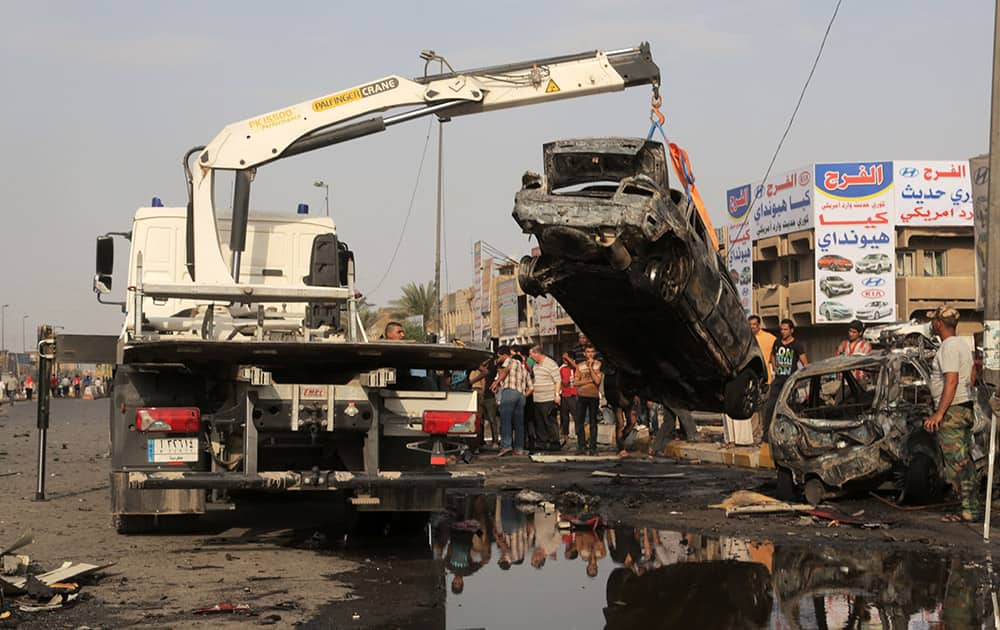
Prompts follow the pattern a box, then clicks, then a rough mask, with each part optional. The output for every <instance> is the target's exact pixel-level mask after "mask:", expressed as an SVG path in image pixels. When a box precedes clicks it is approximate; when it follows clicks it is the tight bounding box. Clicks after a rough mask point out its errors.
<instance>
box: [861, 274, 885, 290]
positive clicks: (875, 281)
mask: <svg viewBox="0 0 1000 630" xmlns="http://www.w3.org/2000/svg"><path fill="white" fill-rule="evenodd" d="M862 283H863V284H864V285H865V286H866V287H880V286H882V285H883V284H885V278H882V277H880V276H868V277H867V278H865V279H864V280H863V281H862Z"/></svg>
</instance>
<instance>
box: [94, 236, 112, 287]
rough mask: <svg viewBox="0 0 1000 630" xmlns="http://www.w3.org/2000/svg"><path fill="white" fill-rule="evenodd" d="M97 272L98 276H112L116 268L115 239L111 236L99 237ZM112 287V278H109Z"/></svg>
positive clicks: (109, 285) (109, 284)
mask: <svg viewBox="0 0 1000 630" xmlns="http://www.w3.org/2000/svg"><path fill="white" fill-rule="evenodd" d="M95 268H96V271H95V273H96V274H97V275H98V276H111V274H112V273H113V272H114V269H115V241H114V239H113V238H112V237H110V236H98V237H97V264H96V266H95ZM108 287H109V288H110V287H111V278H110V277H109V278H108Z"/></svg>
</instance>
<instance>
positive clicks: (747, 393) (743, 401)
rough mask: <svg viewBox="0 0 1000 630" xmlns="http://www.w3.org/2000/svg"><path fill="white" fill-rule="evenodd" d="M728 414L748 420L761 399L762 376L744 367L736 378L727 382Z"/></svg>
mask: <svg viewBox="0 0 1000 630" xmlns="http://www.w3.org/2000/svg"><path fill="white" fill-rule="evenodd" d="M724 397H725V400H724V405H725V410H726V415H728V416H729V417H731V418H734V419H736V420H746V419H747V418H749V417H750V416H752V415H753V412H754V411H755V410H756V409H757V405H758V402H759V401H760V378H759V377H758V376H757V373H756V372H754V371H753V370H752V369H750V368H743V371H741V372H740V373H739V374H737V375H736V378H734V379H733V380H731V381H729V382H728V383H726V389H725V392H724Z"/></svg>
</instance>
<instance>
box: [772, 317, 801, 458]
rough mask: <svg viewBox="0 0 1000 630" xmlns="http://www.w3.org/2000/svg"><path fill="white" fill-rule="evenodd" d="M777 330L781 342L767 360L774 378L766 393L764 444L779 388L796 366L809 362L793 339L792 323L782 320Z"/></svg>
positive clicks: (793, 326)
mask: <svg viewBox="0 0 1000 630" xmlns="http://www.w3.org/2000/svg"><path fill="white" fill-rule="evenodd" d="M778 330H779V333H780V334H781V341H780V342H779V343H776V344H775V345H774V348H773V349H772V350H771V356H770V358H769V360H768V362H769V363H770V364H771V368H772V369H773V370H774V378H773V379H772V380H771V390H770V391H769V392H768V396H767V407H766V409H765V410H764V426H763V427H762V428H763V435H762V436H761V440H762V441H764V442H767V441H768V440H769V439H770V438H769V437H768V431H770V430H771V420H772V419H773V416H774V406H775V405H776V404H777V402H778V395H779V394H780V393H781V388H782V387H784V386H785V383H786V382H788V377H790V376H791V375H792V374H794V373H795V371H796V370H798V369H799V368H798V366H799V364H800V363H801V364H802V367H805V366H807V365H809V360H808V359H807V358H806V350H805V348H804V347H803V346H802V342H800V341H797V340H796V339H795V324H794V322H792V320H790V319H783V320H781V326H780V327H779V328H778Z"/></svg>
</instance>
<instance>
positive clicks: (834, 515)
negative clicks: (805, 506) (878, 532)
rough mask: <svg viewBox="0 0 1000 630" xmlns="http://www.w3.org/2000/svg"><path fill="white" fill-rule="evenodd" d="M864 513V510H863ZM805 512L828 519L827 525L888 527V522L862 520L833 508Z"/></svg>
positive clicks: (867, 527) (865, 527)
mask: <svg viewBox="0 0 1000 630" xmlns="http://www.w3.org/2000/svg"><path fill="white" fill-rule="evenodd" d="M861 512H862V513H864V510H861ZM805 514H808V515H809V516H812V517H814V518H817V519H819V520H821V521H826V522H827V524H826V526H827V527H840V526H841V525H853V526H854V527H861V528H863V529H878V528H885V527H888V524H887V523H880V522H875V521H862V520H860V519H857V518H854V517H853V516H848V515H847V514H842V513H840V512H835V511H833V510H817V509H813V510H807V511H806V512H805Z"/></svg>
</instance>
